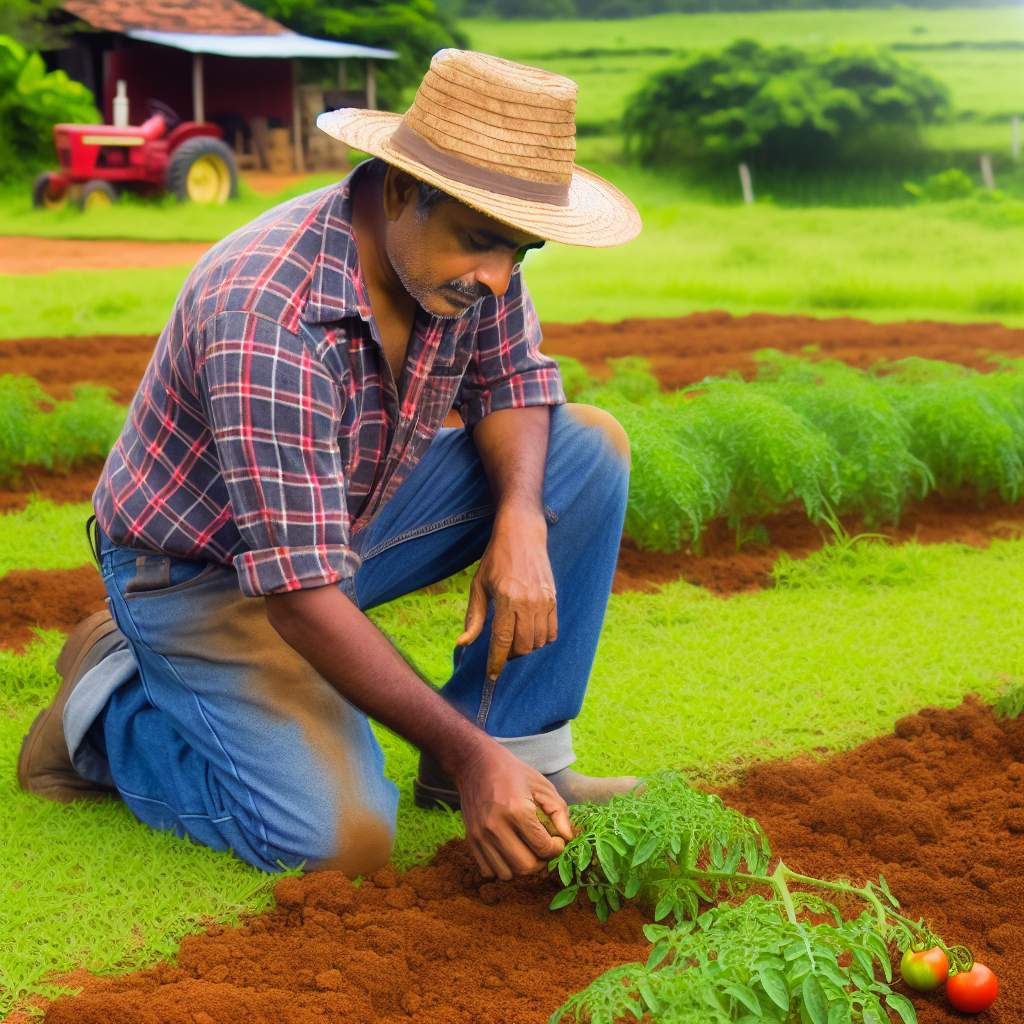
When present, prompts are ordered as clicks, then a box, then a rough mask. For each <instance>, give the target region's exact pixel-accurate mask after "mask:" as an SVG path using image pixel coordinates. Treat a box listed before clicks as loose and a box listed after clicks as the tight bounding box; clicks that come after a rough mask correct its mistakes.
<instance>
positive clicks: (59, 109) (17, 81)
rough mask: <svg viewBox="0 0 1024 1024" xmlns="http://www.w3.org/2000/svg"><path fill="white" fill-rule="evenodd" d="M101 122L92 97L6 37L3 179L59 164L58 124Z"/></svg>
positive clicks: (1, 85)
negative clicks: (56, 155)
mask: <svg viewBox="0 0 1024 1024" xmlns="http://www.w3.org/2000/svg"><path fill="white" fill-rule="evenodd" d="M65 121H69V122H77V123H80V124H82V123H84V124H98V123H99V122H100V114H99V111H98V110H97V109H96V105H95V103H94V102H93V97H92V93H91V92H90V91H89V90H88V89H87V88H86V87H85V86H84V85H82V84H81V83H80V82H73V81H72V80H71V79H70V78H68V76H67V75H66V74H65V73H64V72H63V71H49V72H48V71H47V70H46V65H45V64H44V63H43V58H42V57H40V56H39V54H38V53H32V52H29V51H28V50H26V49H25V47H23V46H22V45H21V44H20V43H19V42H17V40H15V39H11V38H10V37H9V36H0V179H11V178H20V177H24V176H25V175H27V174H30V173H31V172H32V171H34V170H38V169H39V168H40V167H42V166H44V165H46V164H52V163H53V158H54V156H53V126H54V125H55V124H60V123H62V122H65Z"/></svg>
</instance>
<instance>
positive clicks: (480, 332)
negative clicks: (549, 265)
mask: <svg viewBox="0 0 1024 1024" xmlns="http://www.w3.org/2000/svg"><path fill="white" fill-rule="evenodd" d="M540 343H541V330H540V322H539V321H538V319H537V311H536V309H535V308H534V305H533V300H532V299H531V298H530V294H529V292H528V291H527V289H526V284H525V283H524V281H523V279H522V271H521V269H520V270H516V272H515V274H514V275H513V277H512V280H511V281H510V282H509V286H508V289H507V290H506V292H505V294H504V295H503V296H501V298H490V299H486V300H484V303H483V307H482V309H481V313H480V323H479V326H478V328H477V344H476V347H475V349H474V352H473V356H472V358H471V359H470V361H469V365H468V367H467V369H466V374H465V376H464V377H463V378H462V383H461V385H460V387H459V392H458V395H457V396H456V398H455V406H456V408H457V409H458V410H459V415H460V416H461V417H462V419H463V422H464V423H465V424H466V426H467V428H468V427H472V426H473V424H475V423H477V422H478V421H479V420H482V419H483V418H484V417H485V416H487V415H488V414H490V413H492V412H497V411H498V410H499V409H524V408H526V407H527V406H531V405H561V404H562V403H563V402H565V392H564V390H563V388H562V378H561V375H560V374H559V372H558V363H556V362H555V361H554V360H553V359H549V358H548V357H547V356H545V355H544V354H543V353H542V352H541V351H540Z"/></svg>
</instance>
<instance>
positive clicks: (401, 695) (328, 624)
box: [267, 586, 494, 777]
mask: <svg viewBox="0 0 1024 1024" xmlns="http://www.w3.org/2000/svg"><path fill="white" fill-rule="evenodd" d="M267 618H268V619H269V621H270V623H271V625H272V626H273V627H274V628H275V629H276V630H277V632H278V633H279V634H280V635H281V637H282V639H283V640H284V641H285V642H286V643H287V644H288V645H289V646H290V647H292V648H294V650H295V651H297V652H298V653H299V654H300V655H301V656H302V657H303V658H305V659H306V661H308V662H309V663H310V664H311V665H312V666H313V668H315V669H316V670H317V672H319V673H320V675H322V676H323V677H324V679H326V680H327V682H329V683H330V684H331V685H332V686H333V687H334V688H335V689H336V690H337V691H338V693H340V694H341V696H342V697H344V698H345V699H346V700H348V701H350V702H351V703H352V704H354V705H355V706H356V707H357V708H359V709H360V710H361V711H363V712H365V713H366V714H367V715H369V716H370V717H371V718H373V719H375V720H376V721H378V722H380V723H381V724H382V725H385V726H387V727H388V728H389V729H392V730H394V731H395V732H397V733H398V734H399V736H402V737H403V738H404V739H407V740H408V741H409V742H410V743H412V744H414V745H415V746H416V747H418V748H419V749H420V750H424V751H426V752H427V753H429V754H431V755H432V756H433V757H435V758H436V759H437V761H438V763H439V764H440V765H441V767H442V768H443V769H444V770H445V771H446V772H447V773H448V774H449V775H450V776H452V777H454V776H455V775H457V774H458V773H459V771H460V770H461V768H462V766H463V764H464V763H465V762H466V761H467V760H470V759H472V758H473V757H474V756H476V755H477V754H478V753H479V751H480V748H481V746H483V745H486V744H493V742H494V741H493V740H490V739H489V738H488V737H487V736H486V734H485V733H484V732H483V731H481V730H480V729H478V728H477V727H476V726H475V725H473V723H472V722H470V721H469V719H467V718H465V717H464V716H463V715H461V714H460V713H459V712H458V711H456V710H455V709H454V708H453V707H452V706H451V705H450V704H448V703H447V702H446V701H445V700H444V698H442V697H441V696H440V694H438V693H437V692H436V691H435V690H434V689H433V687H431V686H430V685H429V683H426V682H424V681H423V680H422V679H421V678H420V677H419V676H418V675H417V674H416V673H415V672H414V671H413V670H412V669H411V668H410V667H409V665H408V664H407V663H406V662H405V660H404V659H403V658H402V656H401V655H400V654H399V653H398V651H397V650H396V649H395V648H394V646H393V645H392V644H391V642H390V641H389V640H388V639H387V637H386V636H384V634H383V633H381V632H380V630H379V629H377V627H376V626H375V625H374V624H373V623H372V622H371V621H370V620H369V619H368V618H367V617H366V616H365V615H364V614H363V613H362V612H361V611H360V610H359V609H358V608H357V607H356V606H355V605H354V604H353V603H352V602H351V601H350V600H349V599H348V598H347V597H346V596H345V595H344V594H343V593H342V592H341V591H340V590H339V589H338V588H337V587H336V586H326V587H317V588H314V589H309V590H297V591H293V592H291V593H288V594H275V595H273V596H271V597H268V598H267Z"/></svg>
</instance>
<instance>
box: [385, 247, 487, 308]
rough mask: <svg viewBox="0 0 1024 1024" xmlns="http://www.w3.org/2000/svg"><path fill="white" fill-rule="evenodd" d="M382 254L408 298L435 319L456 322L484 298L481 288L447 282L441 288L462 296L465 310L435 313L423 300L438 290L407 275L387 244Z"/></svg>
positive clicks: (456, 282)
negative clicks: (470, 287)
mask: <svg viewBox="0 0 1024 1024" xmlns="http://www.w3.org/2000/svg"><path fill="white" fill-rule="evenodd" d="M384 252H385V254H386V255H387V258H388V262H389V263H390V264H391V269H392V270H393V271H394V272H395V276H396V277H397V278H398V280H399V281H401V282H402V287H403V288H404V289H405V290H406V291H407V292H408V293H409V295H410V296H412V298H413V300H414V301H415V302H416V303H417V305H419V306H420V307H421V308H422V309H425V310H426V311H427V312H428V313H429V314H430V315H431V316H433V317H437V319H438V320H458V319H459V317H462V316H465V315H466V313H468V312H469V310H470V309H471V308H472V307H473V306H474V305H476V303H477V302H479V301H480V300H481V299H482V298H484V294H486V290H484V289H483V286H480V287H479V288H476V289H467V288H466V287H465V286H464V285H462V284H460V283H459V282H458V281H448V282H447V283H446V284H444V285H442V286H441V287H442V288H451V289H452V290H454V291H456V292H458V293H459V294H460V295H464V296H465V298H466V300H467V305H466V307H465V309H461V310H459V311H458V312H457V313H435V312H434V311H433V310H431V309H429V308H428V307H427V305H426V302H425V299H427V298H428V297H429V296H431V295H433V294H434V293H435V292H437V291H439V290H440V289H438V288H433V287H430V286H429V285H424V284H423V283H422V282H420V281H417V280H416V279H415V278H414V277H412V276H411V275H410V274H409V273H407V271H406V270H405V268H404V267H403V266H402V264H401V262H400V261H399V260H396V259H395V258H394V256H393V255H392V253H391V248H390V246H388V245H387V244H385V246H384ZM481 290H483V291H484V294H481Z"/></svg>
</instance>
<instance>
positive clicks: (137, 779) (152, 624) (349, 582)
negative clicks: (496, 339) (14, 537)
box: [64, 405, 629, 875]
mask: <svg viewBox="0 0 1024 1024" xmlns="http://www.w3.org/2000/svg"><path fill="white" fill-rule="evenodd" d="M628 478H629V461H628V446H627V443H626V442H625V435H624V433H623V432H622V429H621V427H619V425H618V424H617V423H616V422H615V420H614V419H612V418H611V417H610V416H609V415H608V414H606V413H602V412H600V410H596V409H593V408H591V407H588V406H573V405H567V406H555V407H552V409H551V434H550V443H549V447H548V453H547V461H546V467H545V477H544V492H543V501H544V512H545V515H546V517H547V520H548V524H549V530H548V551H549V557H550V560H551V566H552V570H553V572H554V577H555V586H556V588H557V593H558V597H557V600H558V619H559V635H558V639H557V640H556V641H555V642H554V643H552V644H549V645H547V646H545V647H542V648H540V649H538V650H536V651H534V652H532V653H531V654H529V655H526V656H523V657H519V658H516V659H513V660H511V661H509V662H508V664H507V665H506V667H505V669H504V671H503V672H502V674H501V676H500V677H499V680H498V682H497V684H492V683H490V682H489V681H488V680H487V678H486V671H485V668H486V660H487V650H488V646H489V642H490V615H489V616H488V621H487V624H486V626H485V628H484V630H483V631H482V633H481V635H480V636H479V637H478V639H477V640H476V641H475V642H474V643H473V644H471V645H469V646H468V647H465V648H454V656H453V670H452V675H451V677H450V679H449V680H448V682H447V683H446V684H445V686H444V688H443V690H442V691H441V692H442V694H443V695H444V696H445V697H446V698H447V700H448V701H450V702H451V703H452V704H453V705H454V706H455V707H456V708H458V709H459V710H461V711H462V712H463V713H464V714H465V715H467V716H468V717H470V718H473V719H475V720H476V722H477V724H478V725H479V726H480V727H481V728H483V729H485V730H486V731H487V732H488V733H489V734H490V735H491V736H494V737H495V738H497V739H499V741H500V742H502V743H504V744H506V745H507V746H508V747H509V748H510V749H511V750H512V751H513V752H514V753H516V754H517V755H518V756H519V757H521V758H522V759H523V760H524V761H526V762H527V763H529V764H532V765H533V766H534V767H535V768H537V769H538V770H539V771H544V772H553V771H558V770H559V769H561V768H564V767H566V766H567V765H569V764H571V763H572V761H573V760H574V757H573V752H572V739H571V734H570V727H569V723H570V721H571V720H572V719H573V718H575V717H576V715H577V714H578V713H579V710H580V707H581V704H582V702H583V696H584V693H585V690H586V685H587V681H588V678H589V675H590V670H591V666H592V664H593V659H594V654H595V651H596V648H597V642H598V637H599V635H600V631H601V625H602V622H603V620H604V614H605V609H606V606H607V601H608V594H609V592H610V590H611V583H612V577H613V575H614V571H615V564H616V559H617V555H618V547H619V540H620V536H621V532H622V523H623V518H624V515H625V507H626V494H627V489H628ZM493 513H494V508H493V504H492V499H491V494H490V490H489V487H488V482H487V478H486V476H485V474H484V471H483V468H482V465H481V462H480V459H479V456H478V454H477V451H476V448H475V446H474V445H473V443H472V440H471V439H470V438H469V436H468V435H467V434H466V433H465V432H464V431H463V430H461V429H442V430H441V431H440V432H439V433H438V434H437V435H436V436H435V438H434V440H433V442H432V444H431V447H430V449H429V450H428V451H427V453H426V454H425V455H424V457H423V459H422V460H421V461H420V462H419V464H418V465H417V466H416V467H415V469H413V471H412V472H411V473H410V475H409V476H408V478H407V479H406V480H405V481H404V482H403V484H402V485H401V487H400V488H399V489H398V491H397V492H396V493H395V495H394V496H393V497H392V498H391V500H390V501H388V502H387V503H386V505H384V506H383V507H382V508H381V509H380V511H379V512H378V514H377V516H376V517H375V518H374V520H373V521H372V522H371V523H370V524H369V525H368V526H367V527H366V528H365V529H364V530H363V531H361V532H360V533H359V534H357V535H356V537H355V538H354V539H353V544H354V545H355V547H356V549H357V550H358V551H359V553H360V554H361V555H362V558H363V562H362V565H361V567H360V569H359V571H358V572H357V573H356V575H355V576H353V577H351V578H349V579H346V580H344V581H342V582H341V583H339V584H338V586H340V587H341V588H342V590H343V591H344V592H345V593H346V594H347V596H348V597H349V598H350V599H352V600H353V601H354V602H356V603H357V604H358V606H359V607H360V608H362V609H364V610H365V609H369V608H373V607H374V606H375V605H379V604H383V603H385V602H387V601H391V600H393V599H394V598H396V597H399V596H401V595H402V594H406V593H408V592H410V591H412V590H416V589H418V588H420V587H424V586H426V585H428V584H430V583H434V582H437V581H438V580H441V579H445V578H447V577H449V576H451V575H453V574H454V573H456V572H458V571H459V570H461V569H463V568H465V567H466V566H467V565H470V564H472V563H473V562H474V561H476V560H477V559H478V558H480V556H481V555H482V554H483V551H484V549H485V547H486V545H487V543H488V540H489V538H490V533H491V527H492V524H493ZM100 563H101V569H102V573H103V580H104V583H105V585H106V588H107V593H108V595H109V598H110V606H111V610H112V613H113V615H114V618H115V620H116V622H117V625H118V627H119V628H120V630H121V632H122V633H123V634H124V637H125V643H124V644H123V645H122V646H121V648H120V649H117V650H115V651H113V652H112V653H111V654H109V655H108V656H107V657H106V658H104V660H103V661H101V662H100V663H99V664H98V665H97V666H96V667H95V668H94V669H92V670H91V671H90V672H89V673H87V674H86V675H85V676H84V677H83V678H82V680H81V681H80V682H79V684H78V685H77V686H76V688H75V690H74V691H73V693H72V695H71V697H70V699H69V700H68V704H67V708H66V710H65V715H64V730H65V735H66V736H67V738H68V746H69V750H70V752H71V754H72V758H73V760H74V763H75V765H76V768H77V769H78V770H79V771H80V772H81V773H82V774H83V775H86V776H87V777H89V778H93V779H94V780H96V781H101V782H105V783H107V784H113V785H114V786H116V788H117V790H118V791H119V792H120V794H121V796H122V797H123V799H124V801H125V803H126V804H127V805H128V807H129V808H130V809H131V810H132V812H133V813H134V814H135V815H136V817H138V818H139V819H140V820H141V821H143V822H145V823H146V824H148V825H150V826H152V827H153V828H157V829H164V830H171V831H173V832H175V833H177V834H178V835H188V836H190V837H191V838H192V839H193V840H195V841H196V842H199V843H202V844H204V845H206V846H210V847H212V848H214V849H217V850H228V849H230V850H233V851H234V853H235V854H236V855H237V856H239V857H240V858H242V859H243V860H245V861H247V862H248V863H250V864H253V865H255V866H257V867H260V868H262V869H264V870H268V871H272V870H275V869H276V868H277V867H278V866H279V865H280V864H285V865H289V866H290V865H294V864H297V863H299V862H302V861H305V862H307V866H314V867H316V866H320V867H338V868H341V869H342V870H344V871H346V872H347V873H348V874H350V875H352V874H357V873H361V872H362V871H365V870H372V869H373V868H374V867H377V866H379V865H380V864H382V863H384V862H385V861H386V860H387V858H388V855H389V854H390V850H391V844H392V842H393V838H394V828H395V815H396V809H397V802H398V793H397V789H396V787H395V786H394V784H393V783H391V782H390V781H389V780H388V779H387V778H386V777H385V775H384V772H383V755H382V752H381V749H380V746H379V745H378V743H377V741H376V738H375V737H374V735H373V732H372V730H371V728H370V723H369V721H368V720H367V718H366V716H365V715H364V714H363V713H362V712H361V711H359V710H358V709H357V708H356V707H354V706H353V705H351V704H350V703H348V702H347V701H346V700H345V699H344V698H342V697H341V696H340V695H339V694H338V692H337V691H336V690H335V689H334V688H333V687H332V686H330V685H329V684H328V683H327V682H326V681H325V680H324V679H323V678H322V677H321V676H320V675H318V674H317V673H316V672H315V671H314V670H313V668H312V667H311V666H310V665H309V664H308V663H307V662H306V661H305V660H304V659H303V658H302V657H300V656H299V655H298V654H297V653H296V652H295V651H294V650H292V649H291V648H290V647H289V646H288V645H286V644H285V643H284V641H283V640H281V638H280V637H279V636H278V634H277V633H276V632H275V630H274V629H273V627H271V626H270V624H269V623H268V621H267V618H266V614H265V603H264V601H263V600H262V599H259V598H255V599H254V598H246V597H243V596H242V594H241V592H240V591H239V589H238V582H237V577H236V575H235V572H234V570H233V569H231V568H229V567H225V566H222V565H219V564H215V563H207V562H196V561H190V560H185V559H179V558H170V557H168V556H165V555H163V554H161V553H159V552H153V551H141V550H139V549H135V548H127V547H121V546H118V545H115V544H112V543H111V542H110V540H109V539H108V538H106V537H105V536H102V535H101V537H100ZM453 640H454V637H453Z"/></svg>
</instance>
